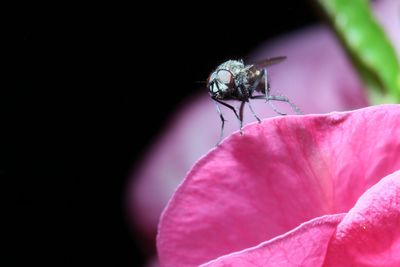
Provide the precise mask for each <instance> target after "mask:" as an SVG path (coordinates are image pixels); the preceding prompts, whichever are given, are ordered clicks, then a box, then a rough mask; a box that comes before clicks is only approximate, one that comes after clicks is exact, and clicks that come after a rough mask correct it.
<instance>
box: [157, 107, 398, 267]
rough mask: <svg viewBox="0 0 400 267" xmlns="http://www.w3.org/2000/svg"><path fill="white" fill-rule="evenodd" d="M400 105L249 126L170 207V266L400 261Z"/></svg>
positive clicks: (163, 253)
mask: <svg viewBox="0 0 400 267" xmlns="http://www.w3.org/2000/svg"><path fill="white" fill-rule="evenodd" d="M399 121H400V105H383V106H374V107H369V108H364V109H360V110H356V111H351V112H336V113H330V114H327V115H307V116H287V117H277V118H272V119H267V120H264V121H263V122H262V123H260V124H258V123H253V124H250V125H248V126H247V127H245V129H244V132H245V134H244V135H243V136H241V135H239V134H238V133H236V134H233V135H231V136H230V137H229V138H227V139H226V140H225V141H224V142H223V143H222V144H221V145H220V146H219V147H217V148H215V149H213V150H211V151H210V152H209V153H208V154H206V155H205V156H204V157H203V158H202V159H200V160H199V161H198V162H197V163H196V164H195V166H194V167H193V168H192V169H191V171H190V172H189V173H188V175H187V176H186V178H185V179H184V181H183V183H182V184H181V185H180V186H179V188H178V189H177V191H176V192H175V194H174V195H173V197H172V199H171V200H170V202H169V204H168V206H167V208H166V210H165V211H164V213H163V216H162V219H161V222H160V225H159V235H158V240H157V247H158V255H159V260H160V264H161V266H198V265H201V264H204V266H400V171H399V170H400V138H399V137H400V124H399Z"/></svg>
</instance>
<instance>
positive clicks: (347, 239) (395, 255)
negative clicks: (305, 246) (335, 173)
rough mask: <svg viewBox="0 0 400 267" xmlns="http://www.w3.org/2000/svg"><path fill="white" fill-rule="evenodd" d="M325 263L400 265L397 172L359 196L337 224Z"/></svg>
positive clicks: (387, 266)
mask: <svg viewBox="0 0 400 267" xmlns="http://www.w3.org/2000/svg"><path fill="white" fill-rule="evenodd" d="M324 266H327V267H328V266H376V267H378V266H382V267H383V266H385V267H390V266H393V267H394V266H400V171H397V172H395V173H393V174H391V175H389V176H387V177H385V178H384V179H382V180H381V181H380V182H379V183H378V184H376V185H374V186H373V187H372V188H370V189H369V190H368V191H367V192H365V193H364V195H362V196H361V197H360V199H359V200H358V202H357V204H356V205H355V206H354V208H352V209H351V210H350V211H349V212H348V214H347V215H346V216H345V217H344V219H343V220H342V222H341V223H340V224H339V225H338V228H337V230H336V233H335V235H334V236H333V238H332V240H331V243H330V245H329V249H328V252H327V259H326V263H325V265H324Z"/></svg>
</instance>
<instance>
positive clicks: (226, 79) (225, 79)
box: [217, 70, 233, 84]
mask: <svg viewBox="0 0 400 267" xmlns="http://www.w3.org/2000/svg"><path fill="white" fill-rule="evenodd" d="M217 76H218V79H219V80H220V81H221V82H222V83H224V84H230V83H232V79H233V75H232V73H231V72H230V71H228V70H219V71H218V74H217Z"/></svg>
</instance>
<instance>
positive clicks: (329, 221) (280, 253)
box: [202, 214, 344, 267]
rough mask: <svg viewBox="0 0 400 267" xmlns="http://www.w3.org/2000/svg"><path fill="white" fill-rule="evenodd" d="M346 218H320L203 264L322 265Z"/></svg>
mask: <svg viewBox="0 0 400 267" xmlns="http://www.w3.org/2000/svg"><path fill="white" fill-rule="evenodd" d="M343 217H344V214H339V215H327V216H324V217H319V218H317V219H314V220H312V221H309V222H307V223H304V224H302V225H300V226H299V227H297V228H296V229H294V230H292V231H290V232H288V233H286V234H285V235H282V236H279V237H277V238H274V239H272V240H270V241H267V242H264V243H261V244H260V245H258V246H256V247H253V248H249V249H246V250H243V251H240V252H235V253H232V254H229V255H226V256H223V257H221V258H218V259H216V260H214V261H212V262H209V263H206V264H205V265H202V266H213V267H216V266H243V267H246V266H252V267H253V266H285V267H288V266H302V267H307V266H310V267H315V266H321V265H322V264H323V262H324V260H325V253H326V249H327V247H328V244H329V240H330V239H331V238H332V235H333V234H334V232H335V230H336V226H337V225H338V223H339V222H340V221H341V220H342V218H343Z"/></svg>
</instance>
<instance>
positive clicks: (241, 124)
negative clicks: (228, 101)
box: [239, 101, 246, 135]
mask: <svg viewBox="0 0 400 267" xmlns="http://www.w3.org/2000/svg"><path fill="white" fill-rule="evenodd" d="M245 104H246V102H244V101H242V103H240V108H239V122H240V129H239V131H240V134H241V135H243V129H242V128H243V109H244V105H245Z"/></svg>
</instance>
